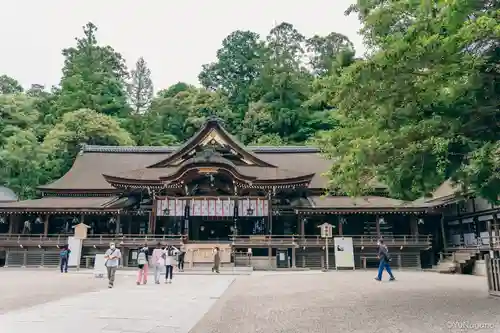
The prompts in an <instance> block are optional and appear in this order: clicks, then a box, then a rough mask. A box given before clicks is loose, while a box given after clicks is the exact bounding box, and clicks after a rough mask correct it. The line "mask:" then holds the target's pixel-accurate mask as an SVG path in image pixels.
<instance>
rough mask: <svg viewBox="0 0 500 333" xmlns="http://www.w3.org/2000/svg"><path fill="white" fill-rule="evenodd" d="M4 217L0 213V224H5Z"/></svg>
mask: <svg viewBox="0 0 500 333" xmlns="http://www.w3.org/2000/svg"><path fill="white" fill-rule="evenodd" d="M5 223H6V222H5V217H4V216H3V215H0V224H5Z"/></svg>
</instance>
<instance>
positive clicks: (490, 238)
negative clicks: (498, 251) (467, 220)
mask: <svg viewBox="0 0 500 333" xmlns="http://www.w3.org/2000/svg"><path fill="white" fill-rule="evenodd" d="M491 224H492V223H491V220H488V222H486V227H487V228H488V244H489V246H488V247H489V248H490V250H492V249H493V228H492V225H491Z"/></svg>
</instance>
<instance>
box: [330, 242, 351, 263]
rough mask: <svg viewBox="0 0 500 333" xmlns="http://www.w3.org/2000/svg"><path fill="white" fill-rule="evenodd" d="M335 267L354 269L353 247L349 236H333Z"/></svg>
mask: <svg viewBox="0 0 500 333" xmlns="http://www.w3.org/2000/svg"><path fill="white" fill-rule="evenodd" d="M333 243H334V245H335V268H337V269H338V268H339V267H347V268H352V269H354V247H353V245H352V238H351V237H335V238H334V239H333Z"/></svg>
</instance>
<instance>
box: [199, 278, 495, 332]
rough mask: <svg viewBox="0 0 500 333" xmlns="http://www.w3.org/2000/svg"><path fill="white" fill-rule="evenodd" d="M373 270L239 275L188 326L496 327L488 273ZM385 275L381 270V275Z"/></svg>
mask: <svg viewBox="0 0 500 333" xmlns="http://www.w3.org/2000/svg"><path fill="white" fill-rule="evenodd" d="M374 274H375V272H374V271H355V272H352V271H350V272H348V271H342V272H329V273H316V272H310V273H309V274H308V273H307V272H303V273H294V274H286V273H273V272H268V273H260V272H258V273H257V272H256V274H253V275H252V276H243V277H239V278H238V279H237V280H236V281H235V282H234V283H233V284H232V286H231V288H230V289H229V290H228V291H227V292H226V293H225V294H224V296H223V297H222V298H221V299H220V300H219V301H218V302H217V304H215V306H214V307H212V309H211V310H210V311H209V312H208V314H207V315H206V316H205V317H204V318H203V319H202V320H201V321H200V322H198V324H197V325H196V326H195V327H194V328H193V330H192V331H191V332H190V333H233V332H237V333H274V332H276V333H278V332H279V333H303V332H308V333H336V332H342V333H344V332H357V333H378V332H384V333H387V332H390V333H393V332H404V333H439V332H447V333H449V332H488V333H490V332H495V333H498V332H500V311H499V309H500V299H492V298H488V296H487V291H486V279H485V278H484V277H476V276H470V275H444V274H437V273H426V272H407V271H403V272H401V271H400V272H398V271H396V272H395V274H396V277H397V278H398V281H395V282H389V281H383V282H377V281H375V280H373V277H374ZM385 278H386V279H387V276H385Z"/></svg>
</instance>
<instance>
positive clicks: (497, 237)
mask: <svg viewBox="0 0 500 333" xmlns="http://www.w3.org/2000/svg"><path fill="white" fill-rule="evenodd" d="M493 231H494V233H495V234H494V236H495V237H494V240H495V246H498V243H499V241H500V234H499V233H498V219H497V214H493Z"/></svg>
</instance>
